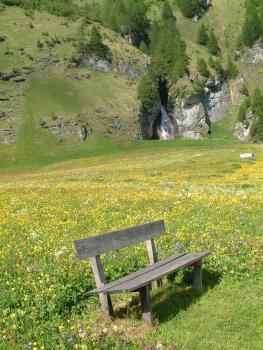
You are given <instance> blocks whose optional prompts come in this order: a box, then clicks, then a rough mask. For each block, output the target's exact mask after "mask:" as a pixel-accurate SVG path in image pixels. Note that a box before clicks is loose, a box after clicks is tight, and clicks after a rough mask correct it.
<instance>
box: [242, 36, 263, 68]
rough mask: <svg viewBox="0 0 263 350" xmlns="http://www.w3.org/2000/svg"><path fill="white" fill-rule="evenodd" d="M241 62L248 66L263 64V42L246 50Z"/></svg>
mask: <svg viewBox="0 0 263 350" xmlns="http://www.w3.org/2000/svg"><path fill="white" fill-rule="evenodd" d="M241 61H242V62H244V63H246V64H258V63H260V62H263V41H261V40H260V41H258V42H256V43H255V45H254V46H253V47H250V48H248V49H246V51H245V53H244V54H243V56H242V58H241Z"/></svg>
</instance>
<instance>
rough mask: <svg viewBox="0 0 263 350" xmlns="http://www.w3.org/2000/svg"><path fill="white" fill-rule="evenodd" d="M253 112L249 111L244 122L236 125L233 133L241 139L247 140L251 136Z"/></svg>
mask: <svg viewBox="0 0 263 350" xmlns="http://www.w3.org/2000/svg"><path fill="white" fill-rule="evenodd" d="M253 119H254V117H253V113H252V112H251V111H249V112H248V113H247V114H246V118H245V120H244V121H243V122H238V123H236V125H235V128H234V131H233V135H234V137H235V138H236V139H238V140H239V141H247V140H249V137H250V129H251V126H252V124H253Z"/></svg>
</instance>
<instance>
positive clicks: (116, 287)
mask: <svg viewBox="0 0 263 350" xmlns="http://www.w3.org/2000/svg"><path fill="white" fill-rule="evenodd" d="M208 254H209V252H201V253H180V254H173V255H171V256H169V257H168V258H166V259H164V260H161V261H158V262H156V263H154V264H152V265H150V266H147V267H145V268H142V269H140V270H138V271H136V272H134V273H132V274H130V275H128V276H125V277H123V278H120V279H118V280H116V281H113V282H111V283H108V284H105V285H104V286H102V287H100V288H96V289H94V290H91V291H88V292H86V293H85V295H86V296H91V295H95V294H98V293H104V294H113V293H119V292H134V291H137V290H138V289H140V288H142V287H144V286H147V285H149V284H151V283H152V282H154V281H157V280H159V279H160V278H162V277H164V276H166V275H169V274H171V273H173V272H176V271H178V270H179V269H181V268H184V267H187V266H191V265H193V264H194V263H196V262H198V261H200V260H201V259H202V258H204V257H205V256H207V255H208Z"/></svg>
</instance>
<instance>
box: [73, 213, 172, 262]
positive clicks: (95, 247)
mask: <svg viewBox="0 0 263 350" xmlns="http://www.w3.org/2000/svg"><path fill="white" fill-rule="evenodd" d="M164 232H165V226H164V221H163V220H159V221H154V222H149V223H146V224H143V225H139V226H134V227H130V228H127V229H124V230H120V231H115V232H110V233H105V234H102V235H99V236H95V237H89V238H84V239H80V240H75V241H74V245H75V248H76V251H77V256H78V258H79V259H86V258H88V257H93V256H96V255H100V254H103V253H107V252H110V251H112V250H116V249H120V248H123V247H128V246H130V245H134V244H137V243H140V242H143V241H146V240H149V239H151V238H156V237H159V236H161V235H162V234H163V233H164Z"/></svg>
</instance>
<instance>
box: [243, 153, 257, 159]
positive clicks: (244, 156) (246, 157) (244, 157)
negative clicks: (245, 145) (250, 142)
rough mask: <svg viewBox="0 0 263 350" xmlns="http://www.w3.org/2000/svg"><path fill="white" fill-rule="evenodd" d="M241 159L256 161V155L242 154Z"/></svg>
mask: <svg viewBox="0 0 263 350" xmlns="http://www.w3.org/2000/svg"><path fill="white" fill-rule="evenodd" d="M240 158H241V159H254V158H256V155H255V154H254V153H241V154H240Z"/></svg>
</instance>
